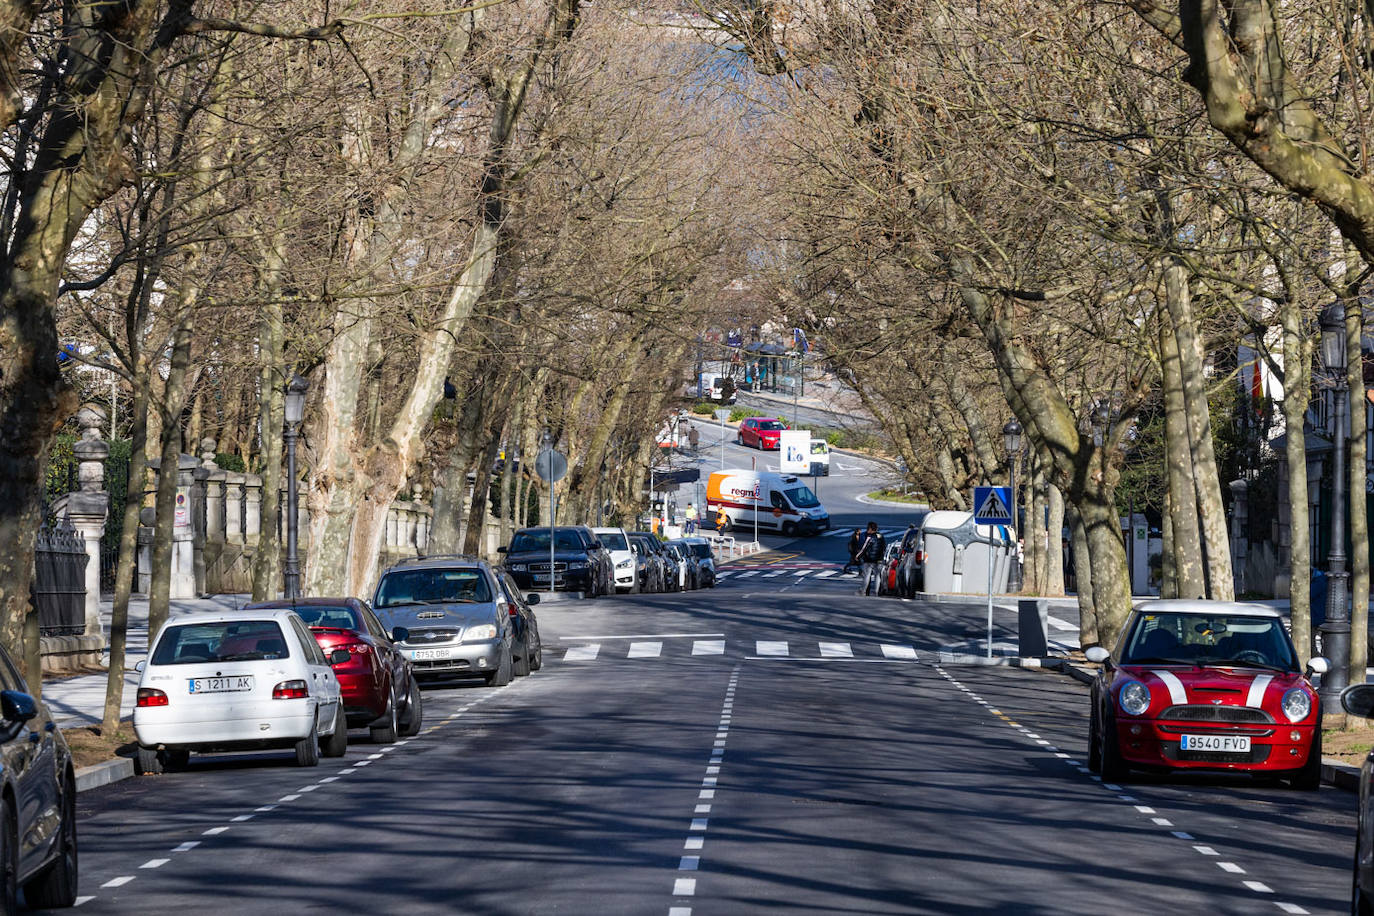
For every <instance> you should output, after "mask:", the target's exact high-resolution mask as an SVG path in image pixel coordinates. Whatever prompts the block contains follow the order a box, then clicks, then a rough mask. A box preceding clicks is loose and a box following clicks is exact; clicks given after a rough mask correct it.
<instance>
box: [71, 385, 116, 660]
mask: <svg viewBox="0 0 1374 916" xmlns="http://www.w3.org/2000/svg"><path fill="white" fill-rule="evenodd" d="M76 420H77V423H79V424H80V426H81V438H80V439H78V440H77V442H76V445H75V446H74V447H73V451H74V452H75V453H76V460H77V462H78V465H77V480H78V482H79V484H80V489H79V490H77V491H76V492H75V493H72V494H71V495H70V496H69V497H68V498H67V518H68V520H69V521H70V522H71V524H72V527H73V528H75V529H76V532H77V534H79V535H80V536H81V538H82V540H83V541H84V542H85V545H86V628H85V631H84V635H85V636H94V637H99V638H100V646H98V647H96V648H100V647H103V646H104V644H105V643H104V635H105V633H104V627H103V626H102V624H101V621H100V539H101V537H102V536H103V535H104V534H105V519H106V518H107V517H108V516H109V514H110V494H109V493H107V492H106V491H105V489H104V486H105V459H106V458H108V457H109V456H110V446H109V445H108V444H106V443H105V442H104V441H103V440H102V439H101V438H100V427H101V426H102V425H103V424H104V423H105V411H104V410H102V409H100V408H99V407H96V406H95V405H93V404H87V405H86V406H85V407H82V408H81V410H80V411H78V412H77V415H76Z"/></svg>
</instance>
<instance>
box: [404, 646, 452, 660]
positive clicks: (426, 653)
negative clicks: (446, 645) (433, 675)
mask: <svg viewBox="0 0 1374 916" xmlns="http://www.w3.org/2000/svg"><path fill="white" fill-rule="evenodd" d="M451 656H452V650H450V649H411V650H410V658H411V661H417V662H423V661H432V660H434V659H439V658H450V657H451Z"/></svg>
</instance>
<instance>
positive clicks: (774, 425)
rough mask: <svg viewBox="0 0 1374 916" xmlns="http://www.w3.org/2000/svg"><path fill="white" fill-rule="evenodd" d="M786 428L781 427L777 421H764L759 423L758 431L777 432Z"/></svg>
mask: <svg viewBox="0 0 1374 916" xmlns="http://www.w3.org/2000/svg"><path fill="white" fill-rule="evenodd" d="M786 428H787V427H786V426H783V425H782V424H781V423H779V422H778V421H777V420H764V421H763V422H761V423H759V429H767V430H773V431H777V430H780V429H786Z"/></svg>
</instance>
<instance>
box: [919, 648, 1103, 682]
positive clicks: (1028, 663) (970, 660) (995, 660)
mask: <svg viewBox="0 0 1374 916" xmlns="http://www.w3.org/2000/svg"><path fill="white" fill-rule="evenodd" d="M935 663H936V664H937V665H966V666H968V665H971V666H974V667H978V666H982V667H985V668H1049V669H1051V670H1054V671H1062V670H1063V669H1064V668H1066V667H1070V666H1069V665H1068V663H1067V662H1066V661H1065V660H1064V659H1062V658H1048V657H1045V658H1037V657H1035V656H1016V655H994V656H993V657H992V658H988V657H987V656H986V655H964V654H959V653H955V652H939V653H937V654H936V659H935ZM1089 680H1091V678H1089ZM1084 683H1087V681H1085V682H1084Z"/></svg>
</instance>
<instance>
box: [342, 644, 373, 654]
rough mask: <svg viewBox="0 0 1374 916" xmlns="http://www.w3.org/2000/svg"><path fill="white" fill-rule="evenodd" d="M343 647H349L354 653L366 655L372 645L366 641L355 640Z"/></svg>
mask: <svg viewBox="0 0 1374 916" xmlns="http://www.w3.org/2000/svg"><path fill="white" fill-rule="evenodd" d="M341 648H344V649H347V650H348V651H349V652H351V653H352V654H354V655H366V654H367V653H368V652H369V651H371V649H372V647H371V646H369V645H368V644H367V643H365V642H353V643H349V644H348V645H346V646H342V647H341Z"/></svg>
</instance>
